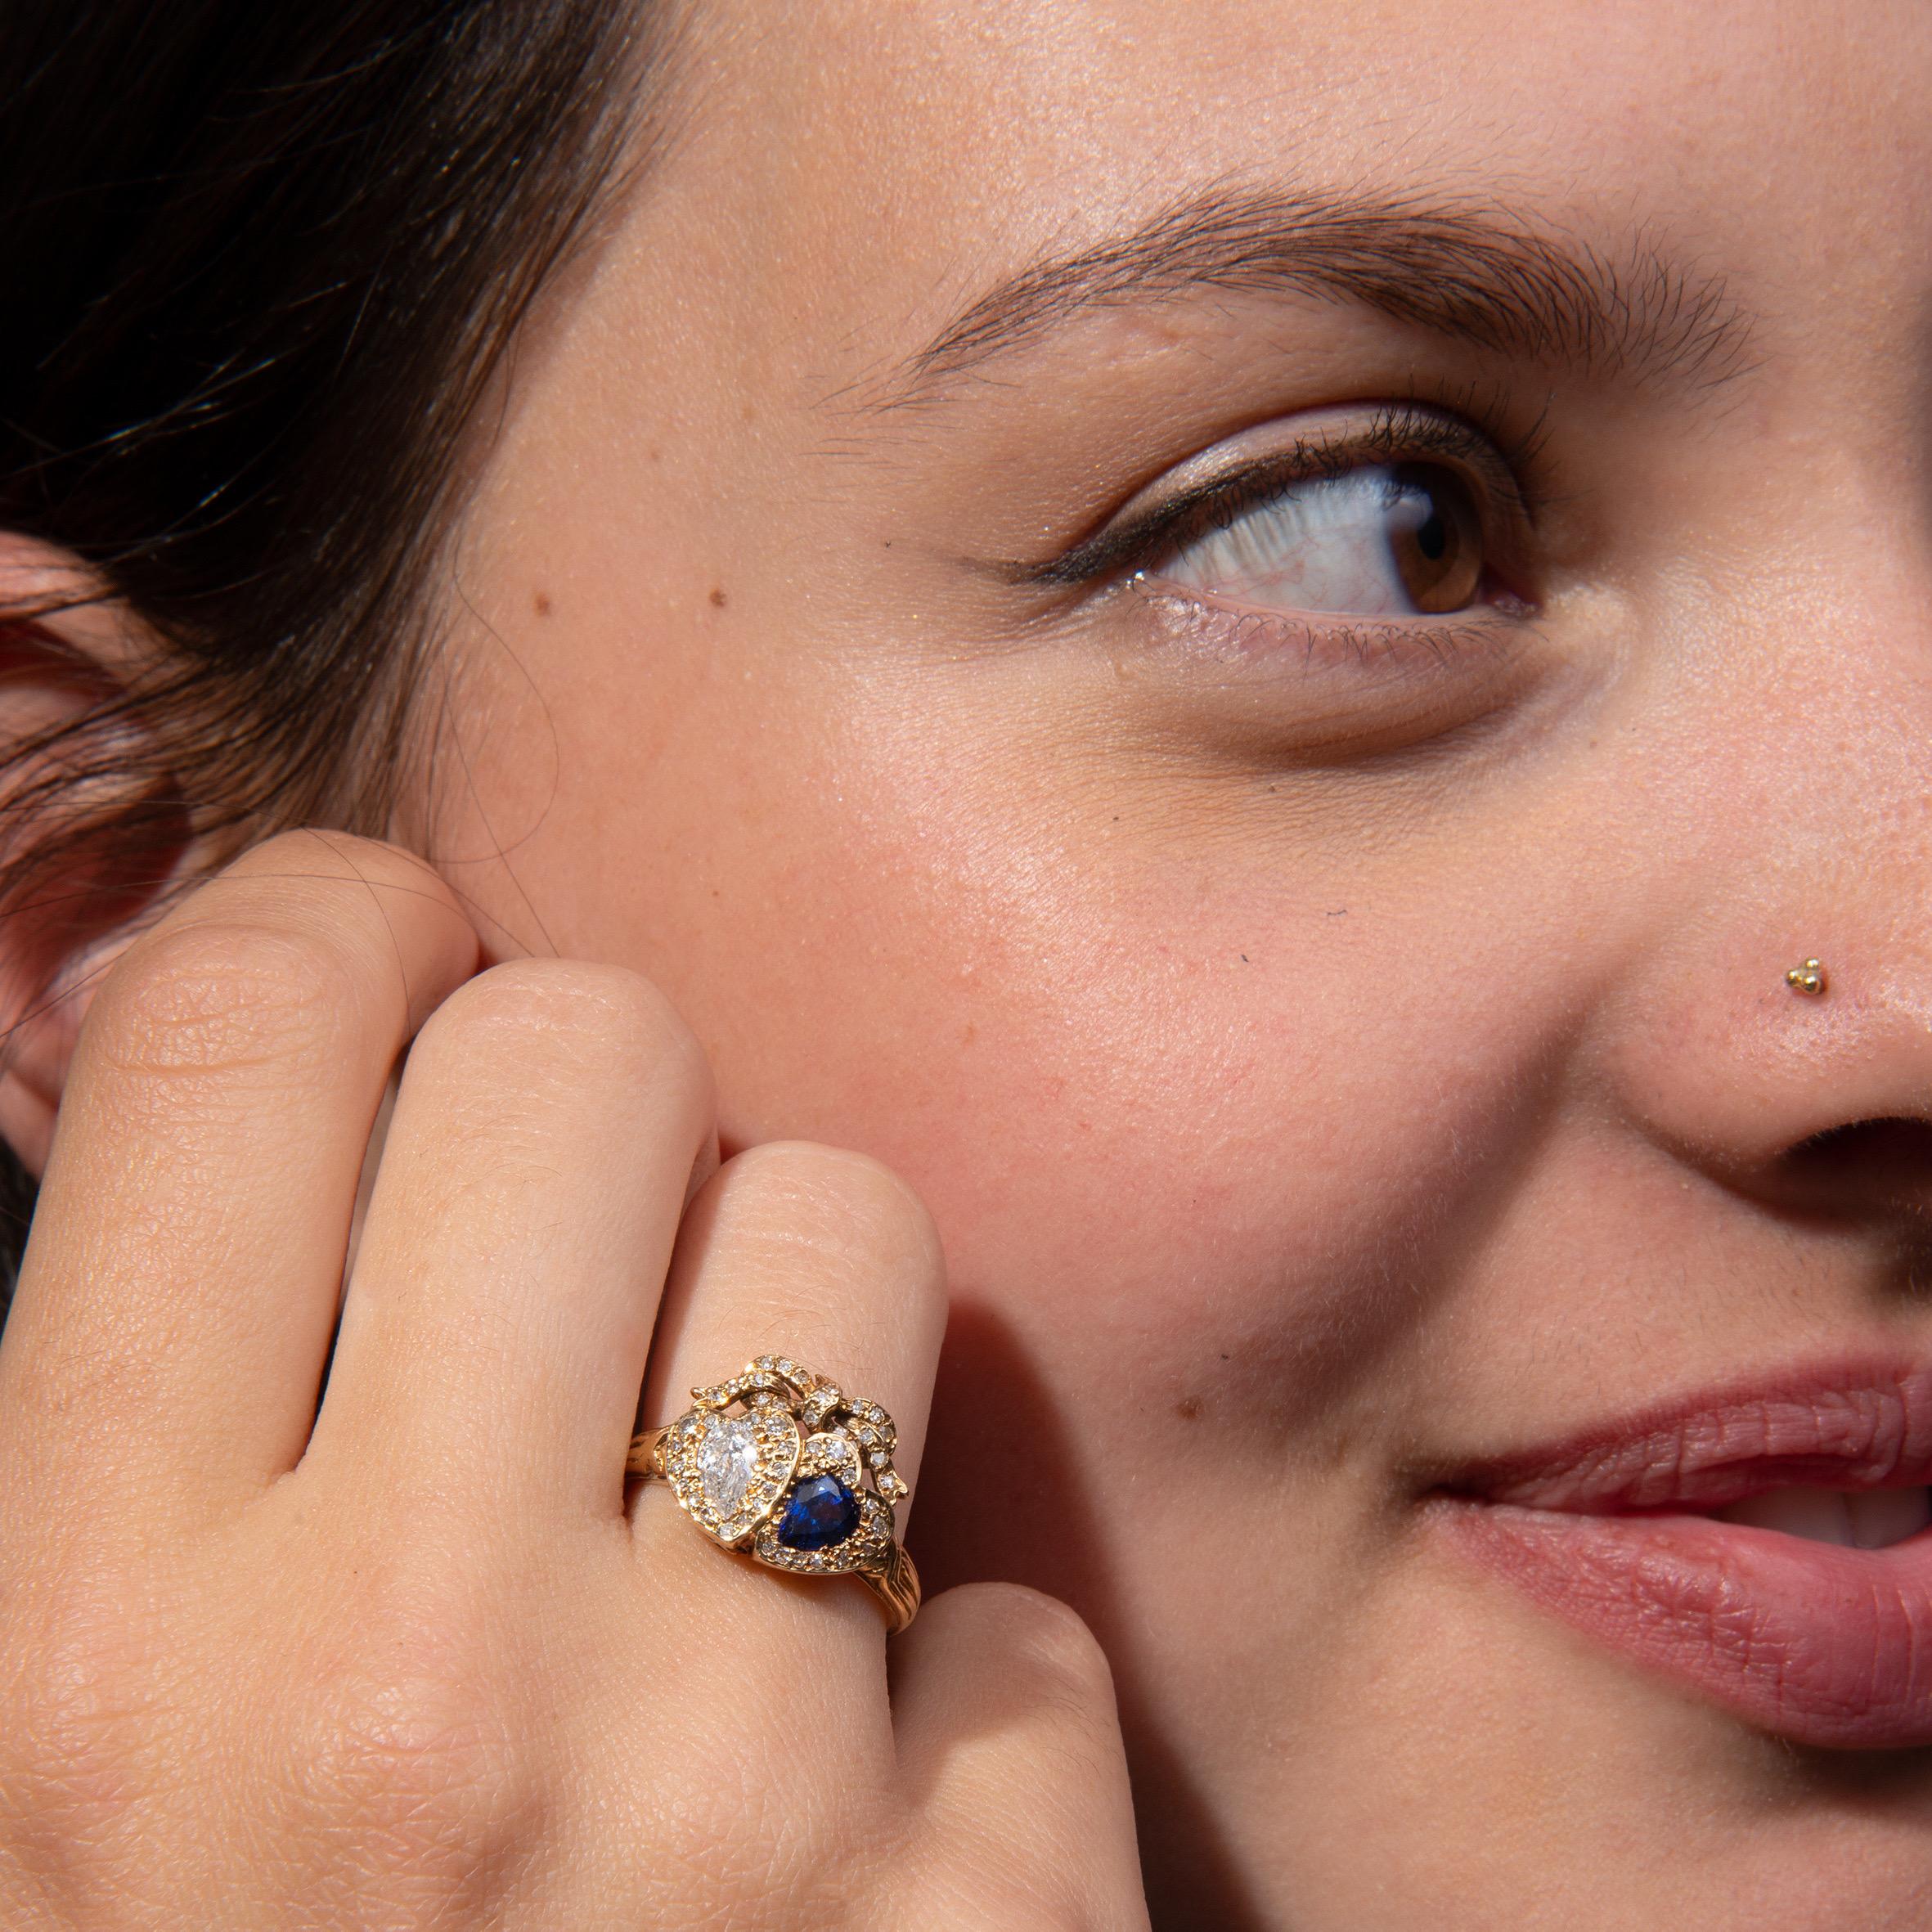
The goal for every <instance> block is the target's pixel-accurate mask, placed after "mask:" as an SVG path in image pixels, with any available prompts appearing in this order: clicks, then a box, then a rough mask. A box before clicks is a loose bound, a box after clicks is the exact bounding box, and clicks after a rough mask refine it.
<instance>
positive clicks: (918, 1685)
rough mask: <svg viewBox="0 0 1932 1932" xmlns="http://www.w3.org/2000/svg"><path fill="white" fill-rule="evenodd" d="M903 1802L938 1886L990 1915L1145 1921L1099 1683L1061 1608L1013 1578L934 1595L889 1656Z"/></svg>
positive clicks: (1075, 1622)
mask: <svg viewBox="0 0 1932 1932" xmlns="http://www.w3.org/2000/svg"><path fill="white" fill-rule="evenodd" d="M892 1719H893V1732H894V1736H895V1738H896V1743H897V1746H898V1755H899V1765H900V1770H901V1777H902V1778H903V1780H904V1789H905V1791H906V1793H907V1795H908V1796H909V1797H910V1799H911V1800H912V1801H913V1803H914V1804H916V1805H917V1806H918V1807H919V1809H920V1812H921V1813H922V1814H923V1817H924V1819H925V1821H926V1823H927V1825H928V1828H929V1830H930V1831H931V1833H932V1840H933V1842H934V1843H935V1844H936V1845H937V1848H938V1851H937V1858H938V1862H939V1865H940V1871H939V1874H938V1875H937V1876H938V1877H939V1879H940V1881H941V1883H944V1881H945V1879H946V1875H947V1874H951V1875H953V1877H954V1882H955V1885H957V1886H958V1887H959V1889H960V1891H961V1897H962V1903H968V1902H970V1903H973V1904H974V1905H975V1907H976V1910H977V1912H978V1913H979V1914H980V1915H981V1916H985V1917H986V1918H988V1919H989V1920H990V1919H991V1917H993V1916H995V1914H994V1913H992V1912H990V1911H989V1910H988V1909H987V1907H988V1898H987V1893H988V1889H989V1887H991V1888H994V1889H995V1890H996V1892H997V1894H998V1895H999V1896H1000V1898H1002V1900H1003V1901H1005V1902H1009V1903H1010V1904H1011V1906H1012V1907H1013V1911H1012V1914H1011V1916H1013V1919H1014V1920H1015V1921H1016V1922H1025V1923H1027V1924H1040V1925H1095V1926H1100V1925H1105V1926H1108V1927H1109V1928H1112V1927H1120V1928H1122V1929H1123V1932H1125V1929H1127V1928H1131V1927H1133V1926H1136V1925H1139V1926H1145V1925H1146V1924H1147V1922H1148V1917H1147V1906H1146V1903H1145V1895H1144V1893H1143V1889H1142V1885H1141V1878H1140V1862H1139V1852H1138V1850H1137V1848H1136V1842H1135V1838H1134V1804H1133V1795H1132V1792H1131V1790H1130V1787H1129V1785H1128V1781H1127V1759H1126V1750H1125V1747H1124V1746H1123V1745H1122V1742H1121V1728H1120V1721H1119V1718H1118V1715H1117V1712H1116V1710H1115V1705H1114V1695H1113V1678H1112V1672H1111V1671H1110V1670H1109V1669H1108V1663H1107V1658H1106V1656H1105V1654H1104V1653H1103V1651H1102V1650H1101V1648H1100V1646H1099V1644H1098V1643H1097V1642H1095V1641H1094V1637H1093V1633H1091V1632H1090V1630H1089V1629H1087V1627H1086V1625H1085V1624H1083V1623H1082V1622H1081V1620H1080V1619H1079V1618H1078V1617H1077V1616H1076V1615H1074V1613H1073V1612H1072V1611H1071V1610H1069V1609H1068V1608H1067V1606H1066V1605H1065V1604H1063V1603H1060V1602H1056V1601H1055V1600H1054V1598H1053V1597H1045V1596H1042V1595H1041V1594H1040V1593H1039V1592H1037V1591H1035V1590H1028V1589H1022V1588H1020V1587H1018V1585H1017V1584H963V1585H961V1586H960V1587H959V1588H956V1589H951V1590H948V1591H946V1592H945V1593H944V1594H943V1595H941V1596H939V1597H935V1598H934V1599H933V1600H932V1603H931V1604H930V1605H929V1606H928V1607H927V1609H926V1610H925V1611H924V1612H923V1614H922V1615H920V1617H919V1620H918V1621H917V1622H916V1623H914V1624H913V1626H912V1628H911V1629H910V1630H908V1631H907V1632H906V1633H905V1637H904V1638H903V1639H902V1640H901V1642H899V1643H898V1644H897V1645H896V1646H895V1647H894V1649H893V1652H892Z"/></svg>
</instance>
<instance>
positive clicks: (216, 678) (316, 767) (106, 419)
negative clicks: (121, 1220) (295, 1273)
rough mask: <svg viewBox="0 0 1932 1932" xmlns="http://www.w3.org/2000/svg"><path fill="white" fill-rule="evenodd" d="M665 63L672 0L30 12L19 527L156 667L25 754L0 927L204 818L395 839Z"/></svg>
mask: <svg viewBox="0 0 1932 1932" xmlns="http://www.w3.org/2000/svg"><path fill="white" fill-rule="evenodd" d="M662 38H663V31H662V29H661V26H660V23H659V19H658V10H656V9H655V8H654V7H653V5H652V3H651V0H336V3H335V4H332V5H329V6H325V7H302V6H290V5H285V4H280V3H277V0H267V3H264V0H168V4H167V5H164V6H155V4H154V3H153V0H7V4H6V5H5V6H4V7H0V76H6V77H8V79H7V80H6V81H4V82H0V89H3V97H0V263H5V264H6V270H7V282H8V293H7V297H6V299H5V300H4V301H3V302H0V528H6V529H11V530H13V531H16V532H21V533H24V534H25V535H26V536H28V537H31V538H34V539H37V540H40V541H44V542H46V543H47V544H50V545H52V546H58V548H59V549H60V550H63V551H65V552H69V553H71V555H73V556H74V557H75V558H76V559H79V562H80V564H82V565H83V566H84V568H85V569H86V570H87V572H88V573H89V576H90V578H91V580H92V585H93V586H95V588H94V589H93V590H92V591H90V592H89V593H88V594H89V595H99V596H101V597H102V598H106V599H111V600H120V601H123V602H124V604H125V605H126V607H127V609H128V610H129V612H130V613H132V614H133V616H134V617H135V618H137V620H138V621H139V623H140V625H141V627H142V631H143V633H144V634H145V635H146V636H149V637H151V638H152V639H153V640H155V642H156V645H157V647H158V648H157V650H156V654H155V662H154V663H153V665H152V667H151V668H148V669H144V670H142V671H141V672H138V673H137V675H134V676H132V677H130V678H128V679H127V680H124V681H120V682H119V683H115V684H112V685H110V684H108V683H107V682H106V681H102V682H101V685H100V686H99V688H98V690H96V691H95V692H94V694H93V697H92V701H91V702H89V703H88V704H87V705H86V707H85V708H84V710H83V715H81V716H80V717H78V718H74V719H70V720H69V721H65V722H64V723H62V724H61V725H60V726H58V727H56V728H53V729H52V730H48V731H47V732H44V733H43V734H41V735H39V736H38V738H35V739H32V740H31V741H29V742H27V743H24V744H22V743H16V744H11V745H9V746H7V748H5V756H6V757H7V759H9V760H11V771H12V774H13V776H14V780H15V782H14V783H12V784H11V786H10V787H4V788H0V797H3V798H4V803H0V915H3V916H6V917H7V918H9V919H21V918H22V917H23V916H24V915H27V914H32V915H33V918H34V923H35V925H36V928H37V929H38V930H42V931H45V932H52V933H53V935H54V936H55V937H54V941H53V943H52V946H51V947H50V949H49V951H50V964H51V965H55V966H57V964H58V956H59V955H60V954H61V951H62V950H63V949H62V946H61V943H60V941H61V936H62V935H63V934H64V933H66V934H77V933H79V932H81V931H82V930H83V928H85V927H87V926H88V922H89V921H92V927H93V929H98V927H99V923H100V913H101V902H102V896H103V895H105V896H108V897H110V898H116V899H117V900H118V902H119V903H121V904H128V903H133V902H136V901H139V900H141V899H142V898H143V897H146V898H149V899H151V897H152V895H153V892H154V890H155V886H156V884H157V883H158V882H159V881H160V878H161V877H162V876H163V875H164V874H165V873H166V872H167V871H168V869H169V868H170V867H172V866H173V865H174V863H175V860H176V858H177V855H178V853H179V852H180V851H181V850H182V840H183V833H184V830H186V831H191V832H192V833H194V834H195V836H196V837H197V838H199V839H200V841H202V844H201V845H200V847H198V849H200V850H204V851H211V852H215V853H219V852H220V851H222V850H224V849H228V848H230V847H234V846H237V845H239V844H240V843H242V842H245V841H246V840H247V839H248V838H250V837H252V836H254V835H255V834H257V833H264V832H267V831H269V830H272V829H279V828H281V827H283V826H285V825H289V824H328V825H332V826H339V827H342V828H345V829H350V830H354V831H361V832H371V833H380V832H381V831H382V830H383V829H384V828H385V826H386V824H388V822H389V816H390V813H391V811H392V808H393V803H394V800H395V798H396V795H397V791H398V785H399V784H401V783H402V780H403V777H404V775H405V773H406V772H407V769H408V765H407V759H408V756H409V753H410V752H411V744H412V736H411V730H410V711H411V708H410V703H409V700H410V698H411V690H412V685H413V681H414V679H415V676H416V672H417V670H418V668H419V667H420V663H421V662H422V659H423V654H424V652H425V647H426V646H427V645H428V644H429V643H430V642H431V641H432V637H431V633H430V624H431V614H430V613H431V607H432V605H433V604H434V599H433V598H432V597H430V596H429V595H428V594H427V593H428V591H429V588H430V585H429V579H430V577H431V574H432V567H433V565H434V560H435V558H436V555H437V551H438V543H439V541H440V540H441V538H442V537H443V535H444V533H445V532H446V530H447V526H448V523H449V521H450V518H451V513H452V509H453V507H454V504H453V498H454V496H455V494H456V479H457V474H458V459H459V456H460V454H461V451H462V449H463V447H464V443H465V430H466V429H467V427H468V426H469V425H470V419H471V417H472V416H473V414H474V410H475V406H476V403H477V401H478V399H479V396H480V395H481V394H482V393H483V391H484V390H485V389H486V387H487V384H489V383H490V381H491V380H492V376H493V375H496V373H497V372H498V371H499V370H500V368H501V359H502V357H503V355H504V352H505V348H506V346H507V344H509V343H510V340H511V338H512V336H513V335H514V330H516V327H517V326H518V324H519V321H521V320H522V319H523V317H524V316H525V315H526V313H527V312H528V310H529V308H530V306H531V304H532V301H533V300H534V299H535V298H536V296H537V294H538V292H539V291H540V290H541V289H542V288H543V286H544V285H545V284H546V281H548V280H549V278H550V276H552V275H553V274H554V272H555V270H556V268H557V267H558V266H559V263H561V262H562V261H563V260H564V258H566V256H567V255H568V254H569V252H570V251H571V250H572V249H573V246H574V245H576V244H577V242H578V241H579V240H581V239H582V237H583V236H585V235H586V233H587V232H589V231H590V230H591V227H592V217H593V216H594V215H595V213H596V212H597V211H598V210H599V209H600V208H601V207H602V206H603V205H604V198H605V196H606V195H608V194H609V192H611V191H613V186H614V185H615V184H616V183H617V182H618V180H619V179H620V175H621V171H620V169H619V167H618V162H619V157H620V155H623V154H625V153H626V152H627V142H629V139H630V137H631V134H632V133H633V132H634V126H635V124H634V118H633V116H632V115H631V111H630V110H631V108H632V107H633V106H634V105H635V103H636V101H638V100H639V99H640V97H641V94H642V91H643V83H644V82H645V80H646V79H647V78H651V77H654V76H655V74H656V73H657V70H658V68H659V67H660V66H661V65H662V62H663V47H662V45H661V42H662ZM51 615H52V613H51V612H50V611H48V610H47V609H44V608H42V609H16V610H13V611H7V612H0V629H5V628H7V627H8V626H11V637H12V639H13V640H15V641H16V642H18V641H24V640H26V639H27V638H28V636H29V633H30V632H33V633H34V634H35V635H36V640H37V642H39V643H42V644H44V643H45V642H46V641H47V640H46V636H45V633H43V632H38V630H37V627H36V623H35V620H36V619H38V620H41V621H43V622H44V620H46V619H47V618H48V617H49V616H51ZM5 641H6V640H4V639H0V644H4V642H5ZM15 655H16V654H14V653H11V652H8V651H7V650H5V649H0V667H4V666H6V665H8V664H10V663H11V661H12V659H13V658H14V656H15ZM23 774H25V776H23ZM83 900H88V901H92V903H91V904H88V905H87V906H86V909H85V915H84V917H83V916H80V915H79V914H78V913H77V915H76V916H74V918H72V919H63V918H62V917H61V915H60V914H59V910H58V909H59V908H60V907H61V905H63V904H73V905H76V906H79V905H80V904H81V902H82V901H83ZM50 909H51V910H50ZM7 1017H8V1018H11V1019H13V1020H17V1018H18V1017H19V1016H18V1015H17V1014H16V1015H12V1016H7ZM5 1166H6V1171H5V1173H4V1175H0V1207H4V1208H6V1209H7V1210H8V1211H7V1212H6V1213H5V1214H4V1215H0V1220H3V1221H4V1222H5V1223H6V1225H5V1226H4V1227H3V1228H0V1281H4V1283H7V1284H9V1285H10V1284H11V1279H12V1276H13V1273H14V1267H15V1265H16V1263H17V1260H18V1256H19V1251H20V1247H21V1245H22V1244H23V1240H24V1229H25V1218H26V1215H27V1214H28V1212H29V1204H30V1199H31V1189H30V1187H29V1185H28V1184H27V1183H26V1179H25V1175H24V1173H23V1172H22V1171H21V1170H20V1168H19V1166H18V1163H17V1162H15V1161H11V1157H8V1158H7V1161H6V1163H5ZM3 1293H4V1289H3V1288H0V1295H3Z"/></svg>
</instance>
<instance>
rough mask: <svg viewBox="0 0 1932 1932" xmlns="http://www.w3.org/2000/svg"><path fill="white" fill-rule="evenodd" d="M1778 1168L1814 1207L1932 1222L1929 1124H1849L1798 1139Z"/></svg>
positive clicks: (1893, 1120)
mask: <svg viewBox="0 0 1932 1932" xmlns="http://www.w3.org/2000/svg"><path fill="white" fill-rule="evenodd" d="M1779 1165H1780V1166H1781V1167H1782V1168H1783V1170H1784V1171H1785V1175H1786V1179H1787V1180H1789V1181H1790V1182H1792V1183H1795V1184H1796V1186H1797V1188H1798V1189H1799V1192H1801V1193H1803V1194H1804V1195H1805V1196H1806V1197H1807V1198H1808V1200H1809V1201H1810V1202H1811V1203H1812V1204H1813V1205H1814V1206H1817V1207H1821V1208H1824V1209H1826V1210H1827V1211H1829V1210H1831V1209H1832V1208H1834V1207H1835V1208H1837V1209H1838V1210H1839V1211H1841V1212H1844V1213H1849V1214H1859V1213H1866V1214H1869V1213H1871V1212H1872V1211H1874V1210H1875V1209H1876V1210H1877V1211H1880V1212H1885V1213H1890V1214H1893V1215H1903V1216H1905V1217H1907V1218H1909V1219H1912V1220H1932V1121H1921V1120H1913V1119H1910V1118H1907V1117H1881V1118H1879V1119H1876V1120H1869V1121H1847V1122H1846V1123H1845V1124H1844V1126H1839V1127H1830V1128H1827V1129H1826V1130H1825V1131H1824V1132H1823V1133H1822V1134H1813V1135H1812V1136H1811V1137H1810V1138H1809V1139H1807V1140H1801V1141H1799V1143H1797V1144H1796V1146H1795V1147H1793V1148H1790V1149H1789V1150H1788V1151H1787V1152H1786V1154H1785V1156H1784V1157H1783V1159H1782V1161H1781V1162H1780V1163H1779Z"/></svg>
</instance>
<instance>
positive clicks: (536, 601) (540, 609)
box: [530, 591, 550, 618]
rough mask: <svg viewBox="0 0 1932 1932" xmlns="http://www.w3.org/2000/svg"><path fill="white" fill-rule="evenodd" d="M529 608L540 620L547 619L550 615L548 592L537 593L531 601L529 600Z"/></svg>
mask: <svg viewBox="0 0 1932 1932" xmlns="http://www.w3.org/2000/svg"><path fill="white" fill-rule="evenodd" d="M530 607H531V609H533V610H534V611H535V612H536V613H537V616H539V617H540V618H546V617H548V616H549V615H550V592H549V591H538V592H537V595H535V596H534V597H533V598H532V599H531V600H530Z"/></svg>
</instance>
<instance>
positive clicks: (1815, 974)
mask: <svg viewBox="0 0 1932 1932" xmlns="http://www.w3.org/2000/svg"><path fill="white" fill-rule="evenodd" d="M1829 983H1830V982H1829V981H1828V980H1827V979H1826V976H1825V969H1824V968H1823V967H1822V966H1821V965H1820V964H1818V962H1817V960H1816V959H1807V960H1806V961H1805V962H1804V964H1803V965H1802V966H1794V967H1793V968H1791V970H1790V972H1789V973H1786V975H1785V984H1786V986H1789V987H1790V989H1791V991H1793V992H1794V993H1808V994H1809V995H1811V996H1812V998H1813V999H1814V1000H1815V999H1817V997H1818V996H1819V995H1822V993H1823V992H1824V991H1825V988H1826V986H1827V985H1828V984H1829Z"/></svg>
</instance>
